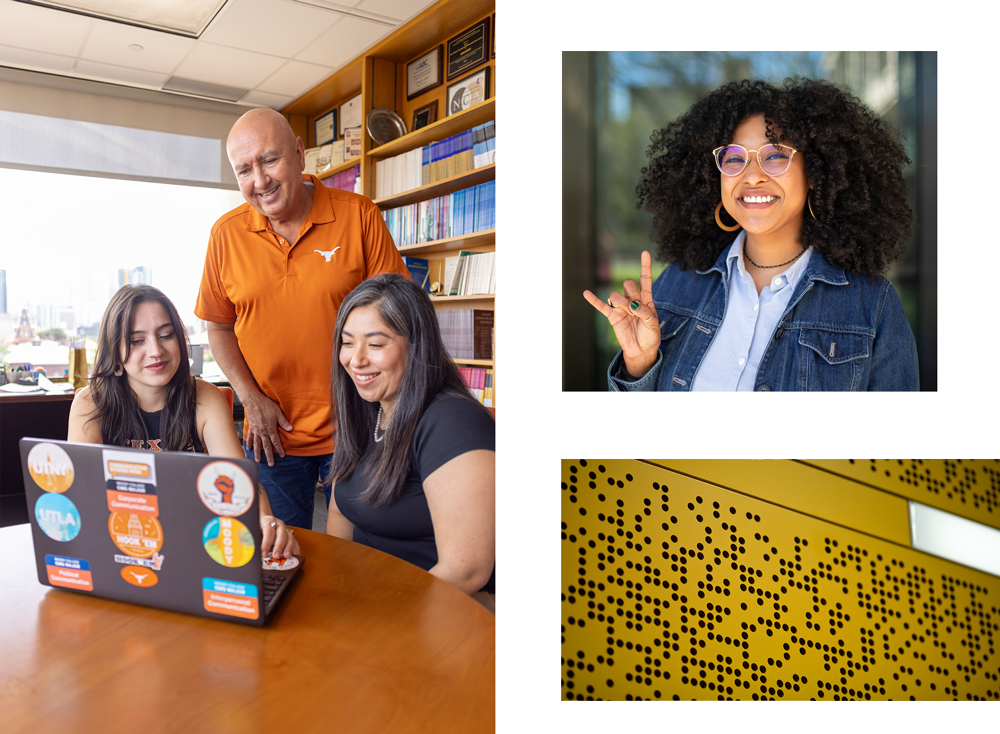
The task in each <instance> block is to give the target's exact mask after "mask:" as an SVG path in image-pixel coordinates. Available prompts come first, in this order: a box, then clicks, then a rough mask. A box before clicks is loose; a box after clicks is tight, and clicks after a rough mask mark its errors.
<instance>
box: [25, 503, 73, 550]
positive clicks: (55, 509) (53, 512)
mask: <svg viewBox="0 0 1000 734" xmlns="http://www.w3.org/2000/svg"><path fill="white" fill-rule="evenodd" d="M35 522H37V523H38V527H40V528H41V529H42V532H43V533H45V534H46V535H48V536H49V537H50V538H52V540H58V541H59V542H61V543H65V542H66V541H69V540H73V538H75V537H76V536H77V535H78V534H79V533H80V512H79V510H77V509H76V505H74V504H73V503H72V502H71V501H70V499H69V498H68V497H66V496H65V495H62V494H43V495H42V496H41V497H39V498H38V502H36V503H35Z"/></svg>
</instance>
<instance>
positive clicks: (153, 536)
mask: <svg viewBox="0 0 1000 734" xmlns="http://www.w3.org/2000/svg"><path fill="white" fill-rule="evenodd" d="M108 531H109V532H110V533H111V539H112V540H113V541H114V542H115V545H117V546H118V547H119V548H121V549H122V550H123V551H124V552H125V553H128V554H129V555H130V556H132V557H133V558H149V557H150V556H152V555H153V554H154V553H156V552H158V551H159V550H160V548H161V547H163V526H162V525H160V521H159V520H157V519H156V518H155V517H150V516H149V515H137V514H133V513H125V512H112V513H111V517H110V518H108Z"/></svg>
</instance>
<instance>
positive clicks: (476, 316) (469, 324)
mask: <svg viewBox="0 0 1000 734" xmlns="http://www.w3.org/2000/svg"><path fill="white" fill-rule="evenodd" d="M437 318H438V324H439V325H440V327H441V338H442V339H443V340H444V345H445V348H446V349H447V350H448V354H449V356H450V357H451V358H452V359H453V360H455V361H456V362H457V361H461V360H463V359H493V312H492V311H489V310H485V309H471V308H464V309H457V310H454V311H437Z"/></svg>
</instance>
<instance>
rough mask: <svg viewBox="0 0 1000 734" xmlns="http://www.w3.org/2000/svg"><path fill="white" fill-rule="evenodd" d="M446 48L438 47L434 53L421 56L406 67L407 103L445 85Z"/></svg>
mask: <svg viewBox="0 0 1000 734" xmlns="http://www.w3.org/2000/svg"><path fill="white" fill-rule="evenodd" d="M443 56H444V46H438V47H437V48H436V49H434V50H433V51H429V52H428V53H426V54H424V55H423V56H421V57H420V58H419V59H416V60H415V61H411V62H410V63H408V64H407V65H406V101H407V102H409V101H410V100H411V99H413V98H414V97H418V96H420V95H421V94H423V93H424V92H426V91H427V90H428V89H434V87H439V86H441V84H443V83H444V76H443V74H444V65H443V63H442V57H443Z"/></svg>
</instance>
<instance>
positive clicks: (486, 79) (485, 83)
mask: <svg viewBox="0 0 1000 734" xmlns="http://www.w3.org/2000/svg"><path fill="white" fill-rule="evenodd" d="M489 96H490V67H488V66H487V67H486V68H485V69H480V70H479V71H477V72H476V73H475V74H470V75H469V76H467V77H465V79H462V80H460V81H457V82H455V83H454V84H452V85H451V86H450V87H448V115H449V116H450V115H454V114H455V113H456V112H461V111H462V110H467V109H469V108H470V107H472V105H475V104H479V103H480V102H484V101H485V100H486V98H487V97H489Z"/></svg>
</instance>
